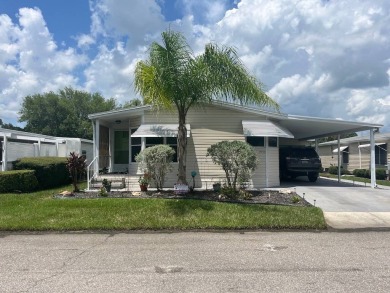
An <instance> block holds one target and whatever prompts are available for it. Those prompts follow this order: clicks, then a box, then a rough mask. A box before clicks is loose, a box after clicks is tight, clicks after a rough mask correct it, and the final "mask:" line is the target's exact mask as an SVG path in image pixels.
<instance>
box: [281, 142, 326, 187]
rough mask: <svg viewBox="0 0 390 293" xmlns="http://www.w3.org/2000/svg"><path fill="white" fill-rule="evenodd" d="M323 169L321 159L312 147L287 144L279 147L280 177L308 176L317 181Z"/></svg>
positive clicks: (310, 179)
mask: <svg viewBox="0 0 390 293" xmlns="http://www.w3.org/2000/svg"><path fill="white" fill-rule="evenodd" d="M321 170H322V165H321V159H320V157H319V156H318V154H317V152H316V151H315V149H314V148H312V147H303V146H286V147H280V148H279V172H280V178H281V179H286V178H288V177H291V178H295V177H298V176H307V177H308V178H309V181H310V182H315V181H316V180H317V178H318V174H319V172H320V171H321Z"/></svg>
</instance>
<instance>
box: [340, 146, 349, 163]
mask: <svg viewBox="0 0 390 293" xmlns="http://www.w3.org/2000/svg"><path fill="white" fill-rule="evenodd" d="M341 159H342V163H343V164H349V147H348V148H346V149H344V150H343V151H342V152H341Z"/></svg>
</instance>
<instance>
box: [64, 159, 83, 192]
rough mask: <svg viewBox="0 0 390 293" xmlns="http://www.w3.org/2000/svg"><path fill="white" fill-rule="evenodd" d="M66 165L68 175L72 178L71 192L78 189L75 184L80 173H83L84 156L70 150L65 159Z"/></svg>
mask: <svg viewBox="0 0 390 293" xmlns="http://www.w3.org/2000/svg"><path fill="white" fill-rule="evenodd" d="M66 167H67V168H68V171H69V174H70V177H71V178H72V184H73V192H77V191H79V187H78V185H77V183H78V179H79V177H80V175H82V174H84V173H85V169H86V167H87V164H86V158H85V156H80V155H79V154H77V153H75V152H71V153H70V155H69V157H68V158H67V159H66Z"/></svg>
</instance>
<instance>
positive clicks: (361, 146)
mask: <svg viewBox="0 0 390 293" xmlns="http://www.w3.org/2000/svg"><path fill="white" fill-rule="evenodd" d="M384 144H386V143H384V142H377V143H376V144H375V145H384ZM370 145H371V144H369V143H367V144H361V145H359V146H358V148H369V147H370Z"/></svg>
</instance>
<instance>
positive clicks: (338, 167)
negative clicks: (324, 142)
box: [337, 134, 341, 182]
mask: <svg viewBox="0 0 390 293" xmlns="http://www.w3.org/2000/svg"><path fill="white" fill-rule="evenodd" d="M340 180H341V167H340V134H339V135H337V181H338V182H340Z"/></svg>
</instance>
